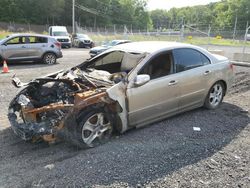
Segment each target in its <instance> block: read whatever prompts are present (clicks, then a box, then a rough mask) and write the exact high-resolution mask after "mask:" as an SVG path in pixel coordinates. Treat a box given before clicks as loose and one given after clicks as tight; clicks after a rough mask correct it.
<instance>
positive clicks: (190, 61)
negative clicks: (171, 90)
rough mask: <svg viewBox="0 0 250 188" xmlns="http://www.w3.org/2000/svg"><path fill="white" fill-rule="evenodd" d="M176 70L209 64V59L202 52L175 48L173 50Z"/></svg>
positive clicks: (180, 70)
mask: <svg viewBox="0 0 250 188" xmlns="http://www.w3.org/2000/svg"><path fill="white" fill-rule="evenodd" d="M173 54H174V58H175V65H176V72H182V71H185V70H189V69H193V68H196V67H200V66H203V65H207V64H210V61H209V59H208V58H207V57H206V56H205V55H203V54H202V53H200V52H198V51H196V50H193V49H188V48H184V49H175V50H173Z"/></svg>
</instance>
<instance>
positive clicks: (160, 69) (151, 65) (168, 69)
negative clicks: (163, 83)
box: [138, 51, 173, 80]
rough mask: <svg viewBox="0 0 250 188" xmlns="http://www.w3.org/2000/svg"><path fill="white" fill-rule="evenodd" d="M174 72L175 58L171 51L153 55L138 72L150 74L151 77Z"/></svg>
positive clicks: (154, 77)
mask: <svg viewBox="0 0 250 188" xmlns="http://www.w3.org/2000/svg"><path fill="white" fill-rule="evenodd" d="M172 72H173V58H172V53H171V52H170V51H168V52H164V53H161V54H159V55H157V56H155V57H153V58H152V59H151V60H150V61H149V62H148V63H147V64H146V65H145V66H144V67H143V68H142V70H141V71H139V73H138V74H148V75H149V76H150V79H151V80H152V79H156V78H160V77H163V76H167V75H169V74H171V73H172Z"/></svg>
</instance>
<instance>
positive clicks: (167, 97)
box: [8, 42, 233, 147]
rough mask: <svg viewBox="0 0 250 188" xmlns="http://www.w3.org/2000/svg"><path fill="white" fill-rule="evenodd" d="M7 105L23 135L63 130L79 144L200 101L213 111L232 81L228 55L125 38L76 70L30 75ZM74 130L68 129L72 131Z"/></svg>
mask: <svg viewBox="0 0 250 188" xmlns="http://www.w3.org/2000/svg"><path fill="white" fill-rule="evenodd" d="M14 82H15V83H16V84H15V85H16V86H17V87H19V86H20V87H22V86H26V88H24V89H23V90H22V91H21V92H20V93H19V94H18V95H17V96H16V97H15V98H14V99H13V101H12V102H11V103H10V107H9V114H8V116H9V120H10V122H11V125H12V128H13V130H14V131H15V132H16V134H18V135H19V136H20V137H21V138H23V139H24V140H30V139H32V138H33V137H36V138H37V137H42V138H43V139H44V140H45V141H48V142H50V141H51V140H52V141H53V139H56V138H57V136H60V135H64V133H65V132H67V134H65V136H66V137H67V138H68V139H70V140H71V141H73V143H76V144H77V145H79V146H80V147H86V146H87V147H94V146H97V145H99V144H100V143H103V142H105V141H107V140H108V139H109V138H110V136H111V134H112V132H113V131H114V130H116V131H118V132H120V133H123V132H125V131H127V130H128V129H131V128H133V127H140V126H143V125H147V124H150V123H153V122H156V121H159V120H162V119H164V118H166V117H169V116H172V115H175V114H178V113H181V112H184V111H187V110H191V109H194V108H198V107H202V106H204V107H206V108H208V109H215V108H217V107H219V105H220V104H221V102H222V100H223V97H224V96H225V94H226V92H227V90H228V89H229V88H230V87H231V85H232V83H233V66H232V64H231V63H230V62H229V61H228V59H227V58H225V57H223V56H219V55H213V54H211V53H209V52H208V51H206V50H205V49H202V48H199V47H197V46H193V45H188V44H181V43H170V42H135V43H127V44H121V45H118V46H116V47H114V48H110V49H108V50H107V51H105V52H103V53H101V54H99V55H97V56H96V57H94V58H92V59H90V60H87V61H86V62H84V63H82V64H80V65H78V66H76V67H73V68H71V69H70V70H66V71H61V72H59V73H54V74H51V75H49V76H47V77H43V78H37V79H33V80H32V81H31V82H30V83H26V84H24V83H21V82H20V80H18V79H17V80H16V81H15V80H13V83H14ZM68 134H69V135H68Z"/></svg>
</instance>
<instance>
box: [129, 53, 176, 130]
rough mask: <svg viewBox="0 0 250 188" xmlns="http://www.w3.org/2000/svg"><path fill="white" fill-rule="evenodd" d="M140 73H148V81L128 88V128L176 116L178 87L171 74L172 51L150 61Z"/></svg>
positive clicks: (174, 77) (173, 75)
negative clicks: (172, 115)
mask: <svg viewBox="0 0 250 188" xmlns="http://www.w3.org/2000/svg"><path fill="white" fill-rule="evenodd" d="M165 66H166V67H165ZM157 71H159V72H157ZM140 74H148V75H150V77H151V79H150V81H149V82H148V83H146V84H144V85H142V86H139V87H131V88H128V89H127V100H128V119H129V125H131V126H135V125H136V126H137V125H140V124H145V123H150V122H153V121H155V120H157V119H161V118H162V117H164V116H166V115H167V114H173V113H176V112H177V111H178V100H179V99H178V93H179V86H178V84H177V83H178V82H177V80H178V78H177V77H178V75H175V74H173V58H172V53H171V51H167V52H163V53H161V54H159V55H156V56H155V57H153V58H151V60H149V62H147V63H146V64H145V65H144V66H143V68H142V69H141V70H140V71H139V72H138V75H140Z"/></svg>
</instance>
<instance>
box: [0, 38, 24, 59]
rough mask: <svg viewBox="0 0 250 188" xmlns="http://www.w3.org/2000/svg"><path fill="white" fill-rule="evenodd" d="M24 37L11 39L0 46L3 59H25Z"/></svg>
mask: <svg viewBox="0 0 250 188" xmlns="http://www.w3.org/2000/svg"><path fill="white" fill-rule="evenodd" d="M26 47H27V46H26V44H25V37H23V36H19V37H13V38H11V39H9V40H8V41H6V42H5V43H4V44H3V45H2V49H3V57H4V58H5V59H8V60H19V59H25V58H26V57H27V50H26Z"/></svg>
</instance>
